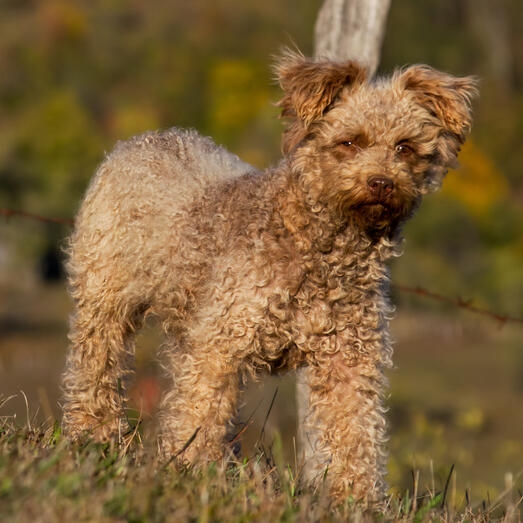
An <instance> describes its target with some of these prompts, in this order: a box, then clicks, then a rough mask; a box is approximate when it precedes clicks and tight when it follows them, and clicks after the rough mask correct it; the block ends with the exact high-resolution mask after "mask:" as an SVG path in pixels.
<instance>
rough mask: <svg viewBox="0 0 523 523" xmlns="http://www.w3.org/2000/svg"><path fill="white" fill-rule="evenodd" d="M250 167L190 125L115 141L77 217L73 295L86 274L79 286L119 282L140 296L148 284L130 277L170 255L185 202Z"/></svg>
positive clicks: (95, 289)
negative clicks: (144, 286)
mask: <svg viewBox="0 0 523 523" xmlns="http://www.w3.org/2000/svg"><path fill="white" fill-rule="evenodd" d="M252 170H253V167H251V166H250V165H249V164H247V163H245V162H242V161H241V160H240V159H239V158H238V157H237V156H235V155H234V154H232V153H230V152H229V151H227V150H226V149H224V148H223V147H220V146H218V145H216V144H215V143H214V142H213V141H212V140H211V139H210V138H207V137H203V136H201V135H200V134H198V133H197V132H196V131H194V130H182V129H177V128H173V129H169V130H167V131H164V132H148V133H145V134H142V135H140V136H137V137H134V138H131V139H130V140H128V141H125V142H120V143H119V144H118V145H117V146H116V147H115V149H114V150H113V151H112V152H111V153H110V154H109V155H108V156H107V158H106V159H105V161H104V162H103V163H102V164H101V166H100V167H99V169H98V171H97V173H96V175H95V177H94V178H93V180H92V182H91V185H90V186H89V189H88V191H87V194H86V196H85V199H84V201H83V203H82V205H81V207H80V210H79V213H78V216H77V218H76V224H75V232H74V234H73V235H72V237H71V239H70V245H69V263H68V272H69V281H70V285H71V291H72V293H73V297H74V290H75V286H76V281H77V280H81V281H82V282H83V283H84V284H85V282H86V281H89V289H83V290H82V293H85V292H86V291H87V292H88V293H89V294H91V293H93V294H97V293H99V292H100V291H101V289H102V287H104V288H107V287H108V286H112V287H113V288H114V287H115V286H117V287H118V288H119V289H120V290H122V291H123V288H124V287H126V291H125V292H133V291H134V292H137V293H139V294H141V295H142V297H143V295H144V294H146V292H147V290H146V289H131V288H128V284H129V283H130V282H132V281H134V284H133V285H134V286H139V285H140V282H142V281H144V280H143V278H136V277H137V276H138V275H139V273H140V271H142V270H149V271H162V270H163V267H164V262H165V260H169V259H170V260H172V258H173V255H174V253H176V252H177V251H178V250H179V243H180V237H179V233H180V231H182V230H183V229H184V226H185V222H186V220H187V215H188V212H189V210H190V209H191V208H192V207H194V206H195V205H197V202H198V201H199V200H202V199H204V197H205V195H206V194H208V193H210V192H211V191H213V190H214V189H215V188H216V185H217V184H220V183H224V182H227V180H230V179H233V178H236V177H239V176H241V175H242V174H245V173H246V172H249V171H252ZM117 267H119V269H118V270H117V269H116V268H117ZM87 275H89V276H87ZM109 275H110V276H109ZM109 279H110V280H112V282H111V283H110V282H109V281H108V280H109Z"/></svg>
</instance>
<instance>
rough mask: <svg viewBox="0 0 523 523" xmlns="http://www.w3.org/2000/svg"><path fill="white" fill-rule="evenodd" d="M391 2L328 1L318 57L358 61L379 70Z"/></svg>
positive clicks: (321, 23) (322, 16)
mask: <svg viewBox="0 0 523 523" xmlns="http://www.w3.org/2000/svg"><path fill="white" fill-rule="evenodd" d="M389 5H390V0H325V2H324V3H323V6H322V7H321V9H320V12H319V13H318V18H317V20H316V27H315V51H314V54H315V55H316V56H317V57H318V58H329V59H332V60H356V61H358V62H360V63H361V64H364V65H366V66H367V67H368V70H369V75H370V76H373V75H374V73H375V72H376V69H377V68H378V64H379V58H380V52H381V44H382V42H383V36H384V35H385V23H386V20H387V14H388V12H389Z"/></svg>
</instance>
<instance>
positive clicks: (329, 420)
mask: <svg viewBox="0 0 523 523" xmlns="http://www.w3.org/2000/svg"><path fill="white" fill-rule="evenodd" d="M317 356H318V357H315V358H314V359H313V362H312V363H311V364H310V365H309V366H308V367H307V368H305V369H303V371H302V374H301V376H300V378H299V381H298V392H299V393H300V394H302V397H301V398H299V404H300V403H301V405H300V406H301V409H302V414H303V413H304V415H303V418H304V419H303V420H302V423H303V426H302V428H301V438H300V439H301V441H302V446H303V450H304V458H305V463H304V472H305V479H306V481H307V482H308V483H309V484H312V485H319V484H320V483H321V482H322V481H323V480H324V479H325V482H326V484H327V486H328V488H329V490H330V492H331V495H332V496H333V499H334V500H335V501H337V502H343V501H344V500H345V499H347V498H348V497H350V496H352V498H353V499H355V500H359V501H363V502H365V503H373V502H377V501H379V500H380V499H382V498H383V496H384V494H385V490H386V484H385V481H384V474H385V465H386V452H385V445H384V444H385V440H386V421H385V417H384V410H385V409H384V407H383V395H384V391H385V388H386V378H385V376H384V374H383V370H382V368H381V365H380V363H379V362H376V361H375V359H371V358H366V357H362V358H360V359H359V360H357V361H356V362H354V361H347V360H346V359H345V357H344V355H343V354H342V353H340V352H338V353H336V354H333V355H323V354H321V355H317ZM320 356H321V357H320ZM303 392H308V398H305V397H303Z"/></svg>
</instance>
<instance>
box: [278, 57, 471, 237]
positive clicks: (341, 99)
mask: <svg viewBox="0 0 523 523" xmlns="http://www.w3.org/2000/svg"><path fill="white" fill-rule="evenodd" d="M276 72H277V75H278V78H279V81H280V85H281V87H282V88H283V90H284V96H283V98H282V100H281V101H280V102H279V105H280V107H281V108H282V116H284V117H286V118H288V119H289V124H288V126H287V129H286V131H285V133H284V136H283V151H284V154H285V155H286V156H287V157H288V159H289V161H290V162H291V165H292V166H293V168H294V169H295V170H296V172H298V173H299V174H300V180H301V183H302V186H303V188H304V190H306V192H307V194H308V198H309V199H311V200H312V201H313V202H314V203H315V204H320V205H325V206H328V207H330V209H331V210H333V211H335V212H337V213H338V214H339V215H340V216H345V217H347V218H350V217H353V218H355V219H356V220H357V221H360V222H361V223H362V224H363V225H364V226H365V227H366V228H368V229H372V230H374V231H384V232H387V231H391V230H393V229H395V228H396V227H397V226H398V225H399V224H400V223H401V222H403V221H404V220H405V219H406V218H408V217H409V216H410V215H411V213H412V211H413V210H414V209H415V207H416V206H417V204H418V203H419V201H420V199H421V197H422V195H423V194H425V193H427V192H429V191H432V190H435V189H437V188H438V187H439V185H440V184H441V181H442V179H443V176H444V175H445V173H446V172H447V170H448V169H449V167H453V166H455V165H456V163H457V162H456V159H457V155H458V152H459V150H460V147H461V145H462V144H463V142H464V141H465V138H466V136H467V135H468V133H469V131H470V126H471V121H472V115H471V105H470V102H471V99H472V98H473V97H474V96H475V95H476V93H477V90H476V80H475V79H474V78H472V77H464V78H458V77H454V76H451V75H449V74H447V73H443V72H439V71H436V70H434V69H432V68H430V67H428V66H425V65H413V66H410V67H406V68H403V69H401V70H398V71H396V72H395V73H394V74H393V75H392V76H391V77H390V78H383V79H377V80H374V81H369V80H368V79H367V78H366V73H365V69H364V68H363V67H361V66H360V65H358V64H357V63H356V62H344V63H336V62H330V61H325V62H321V61H314V60H310V59H307V58H305V57H303V56H301V55H299V54H297V53H292V52H286V53H285V55H284V56H283V58H282V59H281V61H280V62H279V63H278V65H277V66H276Z"/></svg>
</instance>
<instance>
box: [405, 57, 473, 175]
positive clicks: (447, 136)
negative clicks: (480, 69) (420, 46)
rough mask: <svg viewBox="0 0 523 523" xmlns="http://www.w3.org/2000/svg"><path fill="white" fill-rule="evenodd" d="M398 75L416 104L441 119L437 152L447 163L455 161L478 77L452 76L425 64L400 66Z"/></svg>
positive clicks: (469, 117) (465, 132) (469, 120)
mask: <svg viewBox="0 0 523 523" xmlns="http://www.w3.org/2000/svg"><path fill="white" fill-rule="evenodd" d="M398 79H399V82H400V85H401V87H403V88H404V89H405V90H407V91H411V92H412V94H413V95H414V99H415V100H416V102H417V103H418V104H420V105H421V106H422V107H424V108H425V109H426V110H427V111H428V112H429V113H430V114H431V115H433V116H435V117H436V118H437V119H438V120H439V121H440V123H441V127H442V131H443V132H442V133H441V140H442V143H441V146H442V147H440V153H442V154H443V155H444V157H445V158H444V161H445V163H447V164H448V165H449V166H450V165H452V163H453V162H454V161H455V159H456V157H457V154H458V152H459V149H460V146H461V145H462V144H463V142H464V141H465V139H466V137H467V135H468V133H469V132H470V127H471V124H472V109H471V100H472V99H473V98H474V97H476V96H477V94H478V89H477V84H478V82H477V79H476V78H474V77H472V76H466V77H455V76H452V75H450V74H447V73H443V72H440V71H437V70H435V69H432V68H431V67H429V66H426V65H413V66H410V67H407V68H406V69H403V70H402V71H401V72H400V73H399V75H398Z"/></svg>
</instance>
